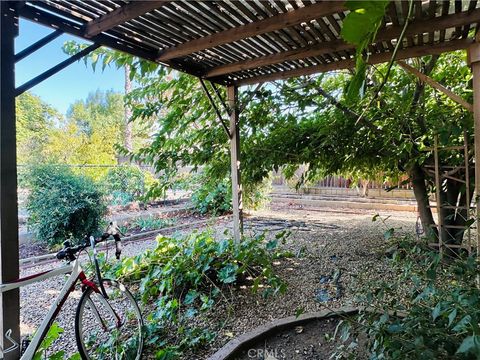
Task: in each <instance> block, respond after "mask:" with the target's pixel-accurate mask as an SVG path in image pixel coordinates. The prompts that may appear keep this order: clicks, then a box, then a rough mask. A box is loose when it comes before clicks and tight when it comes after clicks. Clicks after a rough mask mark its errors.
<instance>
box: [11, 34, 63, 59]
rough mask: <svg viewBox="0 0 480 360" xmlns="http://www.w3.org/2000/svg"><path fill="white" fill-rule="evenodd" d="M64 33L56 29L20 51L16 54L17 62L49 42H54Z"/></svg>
mask: <svg viewBox="0 0 480 360" xmlns="http://www.w3.org/2000/svg"><path fill="white" fill-rule="evenodd" d="M62 34H63V31H62V30H55V31H53V32H51V33H50V34H48V35H47V36H45V37H44V38H42V39H40V40H38V41H37V42H35V43H33V44H32V45H30V46H29V47H27V48H25V49H23V50H22V51H20V52H19V53H18V54H15V62H18V61H20V60H22V59H24V58H26V57H27V56H28V55H30V54H33V53H34V52H35V51H37V50H38V49H40V48H42V47H43V46H45V45H47V44H48V43H49V42H52V41H53V40H55V39H56V38H58V37H59V36H60V35H62Z"/></svg>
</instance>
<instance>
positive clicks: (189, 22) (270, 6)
mask: <svg viewBox="0 0 480 360" xmlns="http://www.w3.org/2000/svg"><path fill="white" fill-rule="evenodd" d="M479 7H480V4H478V2H477V1H415V7H414V17H413V19H412V20H411V23H410V24H409V25H408V28H407V31H406V34H405V35H406V36H405V38H404V40H403V42H402V47H401V50H400V51H399V52H398V54H397V58H398V59H402V58H409V57H415V56H422V55H429V54H439V53H442V52H446V51H452V50H458V49H463V48H466V47H468V45H469V44H470V43H471V42H472V41H473V35H474V33H475V32H476V30H477V26H478V23H479V22H480V8H479ZM407 12H408V2H405V1H392V2H391V3H390V5H389V7H388V11H387V13H386V15H385V18H384V25H383V26H382V28H381V30H380V31H379V32H378V35H377V38H376V41H375V43H374V44H372V45H371V46H370V47H369V52H370V54H371V56H370V62H371V63H379V62H384V61H388V60H389V58H390V57H391V54H392V51H393V49H394V47H395V44H396V42H397V40H398V38H399V36H400V33H401V31H402V27H403V24H404V23H405V18H406V14H407ZM19 14H20V16H21V17H24V18H27V19H30V20H33V21H36V22H38V23H41V24H44V25H47V26H50V27H53V28H56V29H60V30H62V31H64V32H66V33H70V34H73V35H77V36H80V37H82V38H85V39H90V40H92V41H94V42H96V43H98V44H101V45H105V46H108V47H110V48H113V49H117V50H121V51H125V52H127V53H130V54H132V55H135V56H139V57H141V58H144V59H148V60H151V61H155V62H157V63H160V64H164V65H167V66H169V67H171V68H174V69H177V70H179V71H183V72H186V73H189V74H192V75H195V76H198V77H202V78H205V79H208V80H211V81H213V82H216V83H219V84H224V85H231V84H236V85H240V86H241V85H246V84H254V83H258V82H265V81H270V80H277V79H285V78H289V77H293V76H300V75H304V74H313V73H317V72H325V71H330V70H336V69H345V68H350V67H353V64H354V63H353V60H352V59H353V55H354V52H355V49H354V47H353V45H351V44H348V43H346V42H344V41H343V40H342V39H341V37H340V29H341V26H342V21H343V19H344V18H345V16H346V15H347V14H348V11H347V10H346V8H345V6H344V2H343V1H316V0H295V1H287V0H268V1H261V0H250V1H231V0H230V1H123V0H101V1H99V0H87V1H75V0H70V1H67V0H55V1H52V0H43V1H27V2H26V3H25V4H24V5H23V6H21V8H20V9H19ZM471 30H475V31H471Z"/></svg>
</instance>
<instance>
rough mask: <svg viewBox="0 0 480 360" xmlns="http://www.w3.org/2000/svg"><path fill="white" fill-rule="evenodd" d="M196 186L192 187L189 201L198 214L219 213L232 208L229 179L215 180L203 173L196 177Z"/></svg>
mask: <svg viewBox="0 0 480 360" xmlns="http://www.w3.org/2000/svg"><path fill="white" fill-rule="evenodd" d="M196 180H197V187H194V188H193V193H192V197H191V201H192V203H193V206H194V207H195V209H196V210H197V211H198V212H199V213H200V214H207V213H208V214H213V215H221V214H224V213H226V212H228V211H230V210H231V209H232V189H231V185H230V181H229V180H228V179H223V180H222V181H220V182H215V181H212V180H210V179H208V177H207V176H206V175H205V174H201V175H198V176H197V177H196Z"/></svg>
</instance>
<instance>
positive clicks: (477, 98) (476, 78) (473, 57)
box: [468, 40, 480, 256]
mask: <svg viewBox="0 0 480 360" xmlns="http://www.w3.org/2000/svg"><path fill="white" fill-rule="evenodd" d="M468 61H469V63H470V65H471V67H472V73H473V120H474V139H475V145H474V148H475V193H476V196H475V207H476V220H477V244H476V245H477V256H478V254H479V253H480V231H478V228H479V224H480V221H479V216H480V196H479V195H480V43H479V42H478V40H477V42H475V43H473V44H472V45H471V46H470V48H469V49H468Z"/></svg>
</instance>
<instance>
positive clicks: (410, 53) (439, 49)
mask: <svg viewBox="0 0 480 360" xmlns="http://www.w3.org/2000/svg"><path fill="white" fill-rule="evenodd" d="M472 43H473V40H471V39H460V40H452V41H449V42H445V43H439V44H434V45H422V46H414V47H411V48H408V49H402V50H399V51H398V53H397V57H396V59H397V60H403V59H408V58H412V57H420V56H425V55H434V54H441V53H444V52H449V51H454V50H460V49H466V48H467V47H468V46H470V45H471V44H472ZM391 57H392V54H391V53H381V54H375V55H371V56H370V57H369V59H368V63H369V64H379V63H383V62H387V61H389V60H390V59H391ZM353 67H355V60H354V59H349V60H342V61H335V62H333V63H330V64H324V65H317V66H309V67H306V68H303V69H295V70H291V71H284V72H281V73H276V74H270V75H265V76H259V77H253V78H250V79H245V80H240V81H236V85H238V86H244V85H252V84H258V83H262V82H268V81H275V80H282V79H289V78H292V77H298V76H303V75H312V74H316V73H322V72H327V71H334V70H343V69H351V68H353Z"/></svg>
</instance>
